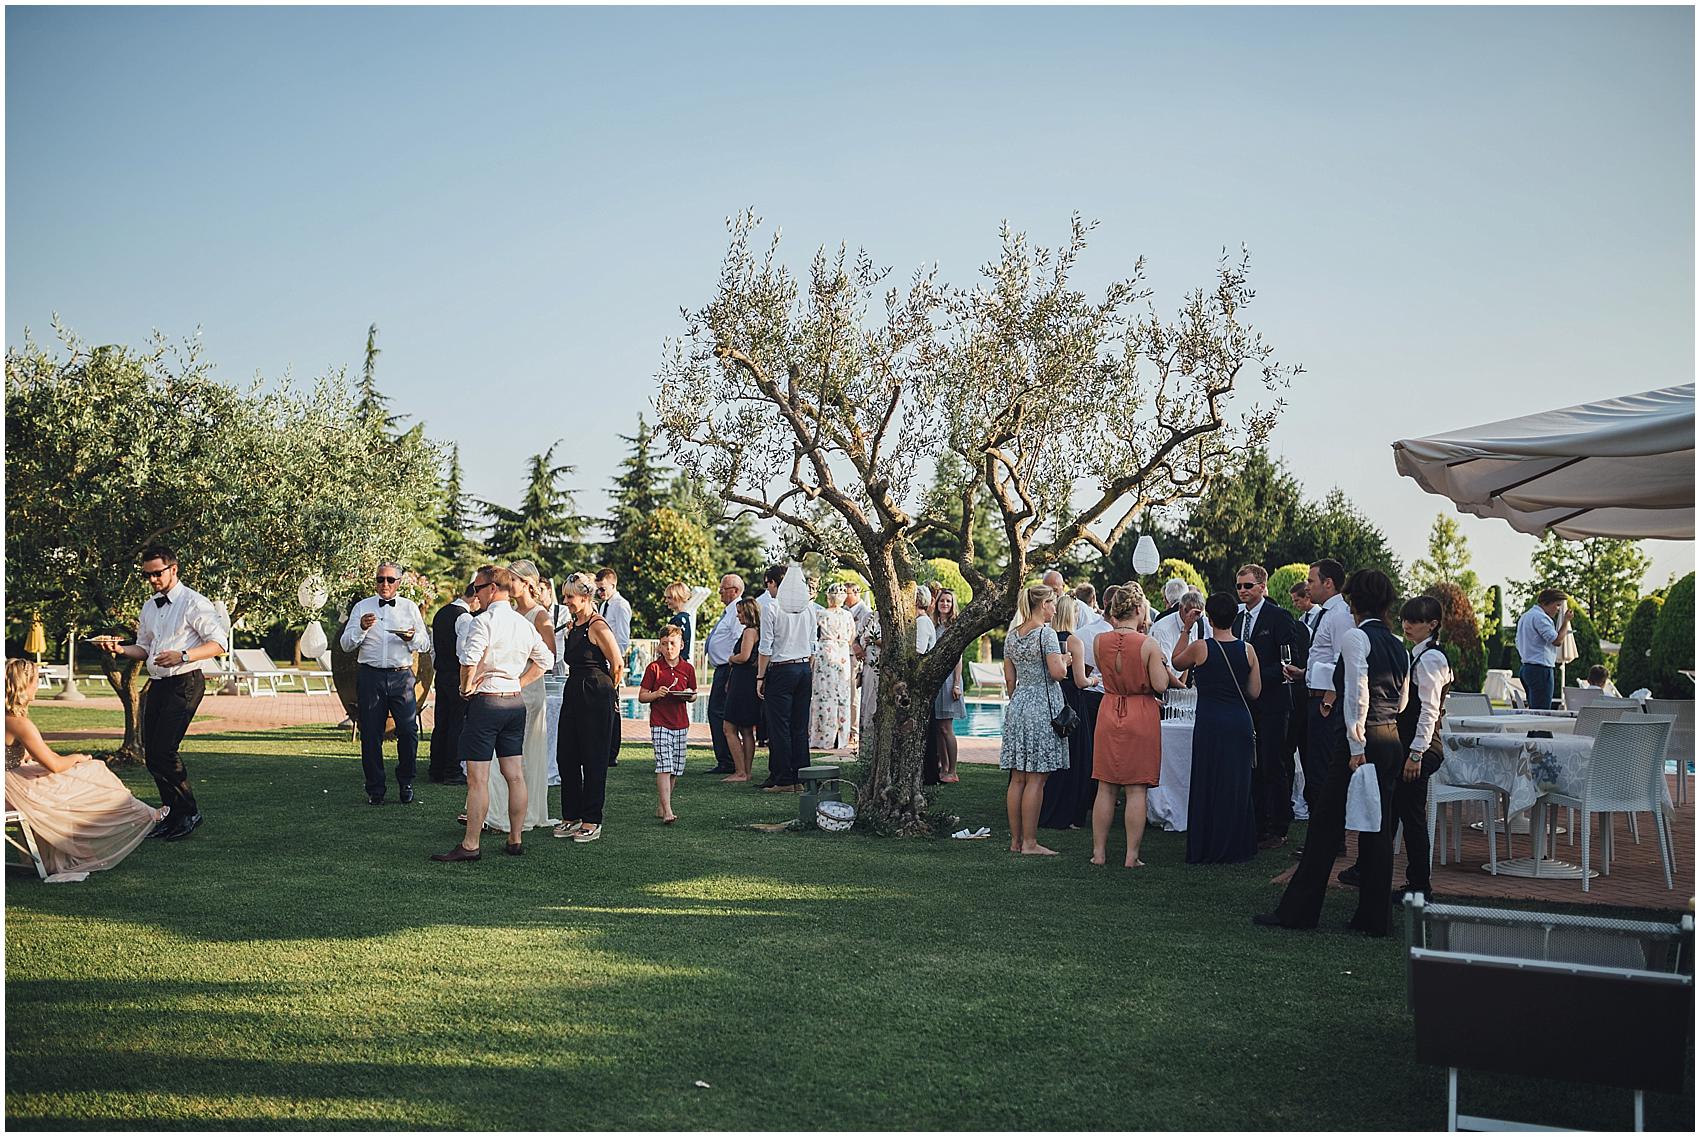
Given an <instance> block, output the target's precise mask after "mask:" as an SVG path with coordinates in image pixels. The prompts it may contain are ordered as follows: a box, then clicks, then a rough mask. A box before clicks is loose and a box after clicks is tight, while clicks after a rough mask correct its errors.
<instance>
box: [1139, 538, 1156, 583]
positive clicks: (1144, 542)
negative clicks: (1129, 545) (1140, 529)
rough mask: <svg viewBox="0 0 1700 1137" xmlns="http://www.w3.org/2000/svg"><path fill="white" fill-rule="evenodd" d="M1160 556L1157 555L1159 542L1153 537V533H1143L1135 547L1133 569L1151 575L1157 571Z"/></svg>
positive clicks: (1140, 573)
mask: <svg viewBox="0 0 1700 1137" xmlns="http://www.w3.org/2000/svg"><path fill="white" fill-rule="evenodd" d="M1159 561H1160V558H1159V557H1158V556H1157V542H1155V541H1153V540H1152V539H1151V534H1149V533H1142V534H1140V536H1139V544H1137V545H1135V546H1134V548H1133V571H1134V572H1136V573H1138V574H1139V575H1140V576H1150V575H1151V574H1152V573H1154V572H1156V571H1157V565H1158V563H1159Z"/></svg>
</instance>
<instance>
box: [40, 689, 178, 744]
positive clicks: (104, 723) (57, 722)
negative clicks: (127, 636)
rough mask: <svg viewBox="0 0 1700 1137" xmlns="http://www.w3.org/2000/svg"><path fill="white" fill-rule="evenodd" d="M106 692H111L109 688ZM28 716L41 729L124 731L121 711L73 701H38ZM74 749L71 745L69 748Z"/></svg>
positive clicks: (120, 732)
mask: <svg viewBox="0 0 1700 1137" xmlns="http://www.w3.org/2000/svg"><path fill="white" fill-rule="evenodd" d="M107 693H108V694H110V693H111V690H110V688H109V689H108V691H107ZM208 717H211V716H208ZM30 718H31V719H32V720H34V722H35V725H36V728H37V729H39V730H42V731H55V730H111V731H113V732H115V733H117V734H120V735H121V734H123V733H124V712H123V711H102V710H92V709H89V708H86V707H82V706H78V705H77V704H75V703H42V702H39V701H38V702H37V703H35V704H34V705H33V706H31V707H30ZM60 749H62V750H63V749H65V748H64V747H60ZM75 749H76V748H75V747H71V750H73V751H74V750H75Z"/></svg>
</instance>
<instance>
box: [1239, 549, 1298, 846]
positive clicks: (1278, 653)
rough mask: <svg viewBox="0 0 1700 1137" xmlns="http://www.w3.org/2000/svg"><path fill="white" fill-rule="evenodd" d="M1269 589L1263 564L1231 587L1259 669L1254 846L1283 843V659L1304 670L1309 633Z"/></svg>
mask: <svg viewBox="0 0 1700 1137" xmlns="http://www.w3.org/2000/svg"><path fill="white" fill-rule="evenodd" d="M1268 590H1269V573H1268V572H1267V571H1266V570H1265V569H1264V567H1263V566H1262V565H1256V564H1253V565H1244V566H1242V567H1241V568H1240V571H1239V572H1237V573H1235V574H1234V591H1235V593H1236V594H1237V595H1238V596H1239V599H1240V612H1239V615H1238V616H1237V617H1235V623H1234V631H1235V634H1237V635H1238V636H1239V637H1240V639H1242V640H1244V641H1245V642H1246V643H1248V644H1250V645H1251V647H1252V650H1253V652H1255V653H1256V655H1257V666H1258V670H1259V671H1261V672H1262V673H1263V686H1262V688H1261V691H1262V694H1260V695H1258V697H1257V698H1255V699H1253V700H1252V701H1251V714H1252V719H1253V725H1254V726H1255V728H1256V729H1255V733H1256V735H1257V764H1256V765H1255V766H1253V767H1252V771H1251V803H1252V813H1253V815H1254V816H1255V817H1256V819H1257V847H1258V848H1260V849H1278V848H1280V847H1281V846H1282V845H1285V844H1286V843H1287V830H1288V827H1289V826H1290V825H1291V824H1292V821H1293V750H1292V748H1291V747H1289V746H1288V745H1287V722H1288V719H1289V718H1291V716H1292V713H1293V687H1292V684H1290V683H1288V682H1287V675H1286V671H1285V670H1284V666H1283V665H1284V663H1285V661H1289V660H1290V661H1291V664H1292V666H1293V667H1295V668H1298V669H1299V670H1301V671H1302V670H1303V668H1304V665H1305V663H1306V662H1307V660H1308V659H1309V651H1310V634H1309V633H1308V632H1306V631H1305V627H1304V625H1303V624H1301V623H1299V621H1298V619H1297V617H1295V616H1294V615H1293V614H1292V613H1291V612H1289V611H1287V610H1286V609H1285V608H1283V607H1281V606H1280V605H1279V604H1276V603H1274V602H1273V601H1271V600H1269V599H1267V593H1268Z"/></svg>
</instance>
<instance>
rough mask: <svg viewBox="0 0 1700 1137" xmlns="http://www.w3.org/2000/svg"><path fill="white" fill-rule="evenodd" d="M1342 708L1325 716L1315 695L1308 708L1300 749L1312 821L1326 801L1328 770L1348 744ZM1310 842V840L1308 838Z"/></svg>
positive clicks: (1320, 702) (1307, 803)
mask: <svg viewBox="0 0 1700 1137" xmlns="http://www.w3.org/2000/svg"><path fill="white" fill-rule="evenodd" d="M1340 710H1341V709H1340V708H1339V707H1336V708H1335V709H1334V710H1333V711H1332V712H1331V713H1330V714H1328V715H1327V716H1324V715H1323V713H1322V700H1321V699H1319V698H1317V697H1316V696H1315V695H1312V696H1311V697H1310V700H1309V704H1308V705H1307V706H1306V707H1305V733H1304V742H1303V744H1302V745H1301V746H1300V747H1299V762H1300V763H1301V764H1302V765H1303V766H1304V772H1305V805H1306V806H1307V807H1309V809H1310V819H1311V822H1312V823H1313V824H1314V823H1315V821H1316V809H1317V806H1318V804H1319V803H1320V802H1321V801H1322V791H1323V789H1324V787H1326V786H1327V784H1328V771H1329V768H1330V762H1331V760H1332V757H1333V753H1334V751H1335V749H1336V748H1339V747H1344V746H1345V745H1346V727H1345V724H1344V721H1343V720H1342V719H1341V717H1340ZM1305 840H1306V842H1307V843H1308V842H1309V840H1310V838H1308V837H1307V838H1305Z"/></svg>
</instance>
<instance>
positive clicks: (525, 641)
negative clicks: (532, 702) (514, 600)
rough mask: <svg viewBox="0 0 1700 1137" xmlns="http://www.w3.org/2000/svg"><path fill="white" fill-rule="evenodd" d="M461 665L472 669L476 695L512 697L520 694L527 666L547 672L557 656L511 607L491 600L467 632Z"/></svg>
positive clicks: (473, 689)
mask: <svg viewBox="0 0 1700 1137" xmlns="http://www.w3.org/2000/svg"><path fill="white" fill-rule="evenodd" d="M460 663H461V666H462V667H470V668H472V669H473V681H472V693H473V694H475V695H512V694H517V693H518V692H519V689H520V686H519V677H520V676H521V675H524V674H525V668H526V664H528V663H535V664H537V666H538V667H540V668H541V669H543V670H544V671H548V670H549V668H551V667H553V666H554V665H555V653H554V652H552V651H550V650H549V647H548V645H547V644H545V643H544V642H543V637H542V636H540V635H538V634H537V628H536V627H535V626H534V625H533V624H532V623H531V621H530V620H527V619H526V618H525V617H524V616H521V615H520V614H519V613H518V612H516V611H514V606H513V605H512V604H510V603H508V602H507V601H506V600H492V601H491V602H490V603H489V605H488V606H486V607H485V609H484V611H483V612H482V613H480V614H479V616H478V618H477V619H475V620H473V621H472V626H471V627H470V628H468V629H467V633H466V639H465V640H464V641H463V642H462V643H461V645H460Z"/></svg>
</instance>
